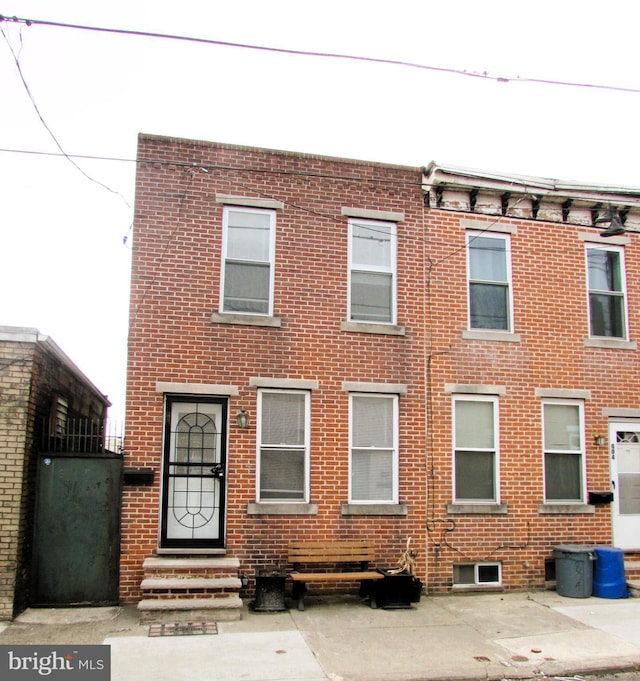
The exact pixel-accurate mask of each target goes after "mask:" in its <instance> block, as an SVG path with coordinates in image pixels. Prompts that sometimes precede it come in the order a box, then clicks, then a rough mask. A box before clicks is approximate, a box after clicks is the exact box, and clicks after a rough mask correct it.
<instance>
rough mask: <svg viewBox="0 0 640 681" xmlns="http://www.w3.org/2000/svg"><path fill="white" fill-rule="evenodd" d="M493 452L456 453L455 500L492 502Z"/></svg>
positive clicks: (493, 492)
mask: <svg viewBox="0 0 640 681" xmlns="http://www.w3.org/2000/svg"><path fill="white" fill-rule="evenodd" d="M493 469H494V454H493V452H456V499H457V500H461V499H477V500H481V501H493V500H494V499H495V485H494V476H493Z"/></svg>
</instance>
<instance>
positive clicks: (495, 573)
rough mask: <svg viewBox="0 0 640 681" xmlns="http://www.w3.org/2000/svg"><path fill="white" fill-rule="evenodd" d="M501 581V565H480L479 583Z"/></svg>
mask: <svg viewBox="0 0 640 681" xmlns="http://www.w3.org/2000/svg"><path fill="white" fill-rule="evenodd" d="M499 582H500V566H499V565H495V564H494V565H478V584H486V583H492V584H498V583H499Z"/></svg>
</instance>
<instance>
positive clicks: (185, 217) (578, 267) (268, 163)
mask: <svg viewBox="0 0 640 681" xmlns="http://www.w3.org/2000/svg"><path fill="white" fill-rule="evenodd" d="M139 160H140V163H139V165H138V178H137V199H136V218H135V228H134V249H133V268H132V289H131V294H132V295H131V330H130V339H129V363H128V399H127V402H128V405H127V439H126V453H125V465H126V466H133V467H153V468H155V469H156V472H157V474H156V478H155V483H154V485H153V486H151V487H147V488H143V487H133V488H126V489H125V493H124V507H123V528H122V529H123V537H122V563H121V593H122V598H123V600H125V601H135V600H136V599H137V598H139V585H140V581H141V579H142V561H143V560H144V558H146V557H147V556H149V555H151V554H152V552H153V551H154V549H155V548H156V546H157V536H158V527H157V526H158V509H159V485H160V468H161V460H162V424H163V395H162V394H161V393H159V392H156V381H169V382H175V383H210V384H224V385H235V386H238V388H239V390H240V393H239V395H238V396H233V397H231V398H230V400H229V413H230V415H233V414H235V413H236V412H237V411H238V409H239V408H241V407H244V408H246V409H247V411H248V412H249V413H250V414H251V416H252V424H251V427H250V428H249V429H248V430H246V431H243V430H239V429H238V428H236V427H235V426H234V425H233V424H231V427H230V431H229V442H228V472H227V478H228V480H227V481H228V485H229V490H228V507H227V554H228V555H232V556H237V557H238V558H239V559H240V562H241V572H246V573H248V574H250V575H253V574H254V571H255V569H256V568H258V567H260V566H262V565H274V564H284V563H285V561H286V544H287V542H288V540H289V539H292V538H296V539H298V538H300V537H301V536H304V537H305V538H308V539H313V538H329V537H335V538H359V537H367V538H369V537H375V538H376V540H377V543H378V556H379V560H378V563H379V564H380V565H383V566H384V565H386V566H390V565H392V564H394V563H395V562H396V560H397V559H398V557H399V556H400V554H401V552H402V550H403V549H404V547H405V542H406V540H407V538H408V537H412V538H413V544H414V546H415V548H416V549H417V551H418V575H419V576H420V577H421V578H422V579H423V581H426V583H427V584H428V587H429V588H430V589H431V590H433V591H438V590H446V589H448V588H449V586H450V584H451V580H452V564H453V563H455V562H460V561H466V560H469V561H479V560H486V559H488V560H492V561H501V562H502V564H503V582H504V586H505V588H518V589H522V588H528V587H540V586H542V585H543V583H544V559H545V558H546V557H550V556H551V549H552V547H553V546H554V545H555V544H559V543H584V542H589V543H594V542H598V543H606V542H608V541H610V515H609V514H610V511H609V508H608V507H606V506H605V507H598V508H597V509H596V512H595V514H592V515H552V516H547V515H540V514H539V512H538V505H539V504H540V503H541V502H542V450H541V447H542V444H541V417H540V414H541V400H540V398H538V397H536V396H535V394H534V392H535V389H536V388H568V389H581V390H590V391H591V400H589V401H587V403H586V407H585V424H586V442H587V447H588V450H587V476H588V487H589V489H608V488H609V473H608V459H607V451H606V449H607V448H606V447H599V448H595V447H594V446H593V445H592V442H593V435H595V434H606V419H605V418H604V417H603V415H602V409H603V407H635V402H634V391H635V392H637V386H638V374H637V369H636V368H635V367H634V366H633V365H632V364H631V362H630V355H633V356H635V354H634V353H630V352H629V351H621V350H602V349H593V348H585V347H584V345H583V340H584V338H585V337H586V336H587V334H588V329H587V316H586V315H587V313H586V291H585V257H584V243H583V242H581V241H580V240H579V239H578V236H577V235H578V232H580V231H584V230H585V228H578V227H573V226H568V225H556V224H554V225H549V224H548V223H544V222H537V221H534V220H515V219H501V224H512V225H514V226H515V227H517V234H516V235H514V236H513V237H512V250H513V255H512V266H513V290H514V298H515V304H514V307H515V331H516V333H519V334H520V335H521V342H520V343H503V342H490V341H478V340H463V339H462V337H461V332H462V330H463V329H465V328H466V315H467V311H466V310H467V307H466V306H467V294H466V253H465V248H464V238H465V237H464V229H463V227H462V226H461V222H460V220H461V218H465V217H468V214H463V213H457V212H452V211H446V210H439V209H432V208H429V207H425V205H424V201H423V194H422V189H421V187H420V181H421V173H420V170H419V169H417V168H404V167H396V166H385V165H380V164H372V163H363V162H355V161H345V160H340V159H327V158H322V157H314V156H310V155H301V154H289V153H283V152H274V151H268V150H262V149H252V148H243V147H233V146H226V145H216V144H209V143H200V142H191V141H185V140H173V139H168V138H155V137H149V136H142V137H141V139H140V147H139ZM201 166H204V167H206V168H207V170H208V172H203V171H202V170H200V167H201ZM216 194H233V195H240V196H252V197H263V198H269V199H275V200H279V201H283V202H284V203H285V206H284V208H282V209H279V210H278V211H277V227H276V265H275V272H276V275H275V296H274V299H275V304H274V315H275V316H278V317H280V318H281V319H282V326H281V328H261V327H251V326H233V325H227V324H219V323H212V322H211V321H210V315H211V313H212V312H217V310H218V302H219V294H220V269H221V236H222V210H223V208H222V205H221V204H220V203H217V202H216ZM343 206H349V207H357V208H362V209H370V210H384V211H397V212H403V213H404V214H405V220H404V222H401V223H399V225H398V254H397V260H398V268H397V271H398V292H397V300H398V324H399V325H401V326H404V327H405V335H404V336H392V335H380V334H367V333H351V332H346V331H341V330H340V323H341V322H343V321H345V320H346V314H347V310H346V301H347V218H345V217H343V216H342V215H341V208H342V207H343ZM477 219H478V220H479V221H482V220H483V219H484V220H486V222H487V223H491V222H493V221H495V219H496V218H490V217H486V218H483V217H480V216H478V217H477ZM637 258H638V253H637V251H636V250H635V247H634V249H631V248H628V249H627V271H628V272H631V271H633V269H634V267H635V265H636V264H637V263H636V261H637ZM628 293H629V309H630V310H631V312H632V314H631V319H630V327H631V330H632V334H633V330H634V328H637V326H638V321H639V320H638V319H637V312H635V311H636V310H638V309H640V306H639V305H638V303H639V302H640V301H639V300H638V297H639V295H640V291H639V290H638V286H637V282H632V281H630V282H629V290H628ZM429 355H431V357H430V359H429ZM250 377H272V378H300V379H314V380H317V381H318V383H319V387H318V388H317V389H315V390H313V391H312V396H311V405H312V406H311V474H310V482H311V485H310V487H311V502H312V503H314V504H317V505H318V513H317V515H311V516H275V515H269V516H252V515H248V514H247V503H249V502H253V501H255V470H256V451H255V447H256V440H255V438H256V430H255V412H256V389H255V388H251V387H249V379H250ZM622 377H624V378H622ZM343 381H360V382H381V383H401V384H406V385H407V386H408V392H407V394H406V395H401V397H400V419H399V420H400V472H399V482H400V502H401V503H405V504H407V505H408V509H409V510H408V515H407V516H343V515H342V514H341V508H340V505H341V503H344V502H346V501H347V485H348V481H347V471H348V394H347V393H346V392H345V391H343V390H342V382H343ZM447 383H464V384H490V385H502V386H504V387H505V389H506V392H505V394H504V395H503V396H501V397H500V399H499V402H500V434H501V441H500V447H501V458H500V462H501V497H502V498H501V501H502V503H504V504H507V505H508V513H507V514H506V515H501V516H489V515H477V514H474V515H455V516H454V515H448V514H447V512H446V504H447V503H450V502H451V501H452V489H451V466H452V453H451V451H452V437H451V395H450V394H448V393H446V392H445V384H447ZM427 426H428V427H427ZM427 491H428V493H429V494H428V496H427Z"/></svg>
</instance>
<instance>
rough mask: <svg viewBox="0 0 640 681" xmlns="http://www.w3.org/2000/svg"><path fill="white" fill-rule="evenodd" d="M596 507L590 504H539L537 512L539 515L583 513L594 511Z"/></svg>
mask: <svg viewBox="0 0 640 681" xmlns="http://www.w3.org/2000/svg"><path fill="white" fill-rule="evenodd" d="M595 512H596V507H595V506H591V505H590V504H580V503H577V504H550V503H546V504H540V505H539V506H538V513H540V514H541V515H584V514H590V513H595Z"/></svg>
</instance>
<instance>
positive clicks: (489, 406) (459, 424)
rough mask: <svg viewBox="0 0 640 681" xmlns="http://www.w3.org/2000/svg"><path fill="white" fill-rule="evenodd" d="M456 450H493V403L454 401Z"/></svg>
mask: <svg viewBox="0 0 640 681" xmlns="http://www.w3.org/2000/svg"><path fill="white" fill-rule="evenodd" d="M455 409H456V445H455V446H456V448H465V447H473V448H474V449H475V448H478V449H494V447H495V437H494V432H493V402H489V401H487V402H481V401H471V400H468V401H465V400H456V403H455Z"/></svg>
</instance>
